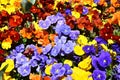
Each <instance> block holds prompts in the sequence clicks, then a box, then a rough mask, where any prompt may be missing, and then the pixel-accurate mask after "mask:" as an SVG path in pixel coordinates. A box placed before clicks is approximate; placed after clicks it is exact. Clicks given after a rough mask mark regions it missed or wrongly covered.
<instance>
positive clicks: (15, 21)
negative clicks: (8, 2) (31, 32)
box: [9, 15, 23, 27]
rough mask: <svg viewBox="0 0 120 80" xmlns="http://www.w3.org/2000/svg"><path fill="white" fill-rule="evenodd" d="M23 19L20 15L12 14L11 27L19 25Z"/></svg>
mask: <svg viewBox="0 0 120 80" xmlns="http://www.w3.org/2000/svg"><path fill="white" fill-rule="evenodd" d="M22 21H23V19H22V18H21V17H20V16H18V15H12V16H11V17H10V18H9V25H10V27H17V26H19V25H21V23H22Z"/></svg>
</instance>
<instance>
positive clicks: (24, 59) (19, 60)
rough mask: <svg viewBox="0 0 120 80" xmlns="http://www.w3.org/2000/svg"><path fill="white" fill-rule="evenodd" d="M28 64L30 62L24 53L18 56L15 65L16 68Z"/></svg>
mask: <svg viewBox="0 0 120 80" xmlns="http://www.w3.org/2000/svg"><path fill="white" fill-rule="evenodd" d="M26 62H28V58H27V57H25V56H24V55H23V54H22V53H19V54H18V55H17V56H16V59H15V65H16V67H19V66H20V65H23V64H25V63H26Z"/></svg>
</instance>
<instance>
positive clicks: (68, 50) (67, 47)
mask: <svg viewBox="0 0 120 80" xmlns="http://www.w3.org/2000/svg"><path fill="white" fill-rule="evenodd" d="M74 46H75V42H73V41H71V40H68V41H67V43H65V44H63V45H62V50H63V51H64V52H65V54H69V53H71V52H72V51H73V49H74Z"/></svg>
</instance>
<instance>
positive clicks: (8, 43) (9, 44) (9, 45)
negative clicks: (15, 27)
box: [1, 37, 12, 50]
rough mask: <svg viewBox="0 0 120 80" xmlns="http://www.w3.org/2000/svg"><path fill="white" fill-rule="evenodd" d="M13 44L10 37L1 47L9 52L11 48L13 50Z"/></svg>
mask: <svg viewBox="0 0 120 80" xmlns="http://www.w3.org/2000/svg"><path fill="white" fill-rule="evenodd" d="M11 44H12V40H11V39H10V37H8V38H7V39H5V40H3V41H2V44H1V47H2V48H3V49H6V50H8V49H9V48H11Z"/></svg>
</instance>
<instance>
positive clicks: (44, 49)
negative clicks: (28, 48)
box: [42, 44, 52, 54]
mask: <svg viewBox="0 0 120 80" xmlns="http://www.w3.org/2000/svg"><path fill="white" fill-rule="evenodd" d="M51 48H52V45H51V44H48V45H47V46H45V47H44V48H43V49H42V52H43V54H47V53H48V52H49V51H50V50H51Z"/></svg>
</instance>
